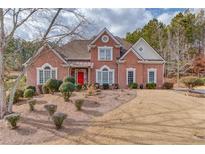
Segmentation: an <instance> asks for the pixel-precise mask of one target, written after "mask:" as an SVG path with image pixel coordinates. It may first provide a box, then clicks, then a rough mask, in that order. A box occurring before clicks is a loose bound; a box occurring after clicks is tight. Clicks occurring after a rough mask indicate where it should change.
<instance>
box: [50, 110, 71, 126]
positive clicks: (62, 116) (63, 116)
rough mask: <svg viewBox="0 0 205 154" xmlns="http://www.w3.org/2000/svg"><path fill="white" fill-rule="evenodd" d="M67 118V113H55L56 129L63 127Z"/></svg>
mask: <svg viewBox="0 0 205 154" xmlns="http://www.w3.org/2000/svg"><path fill="white" fill-rule="evenodd" d="M66 118H67V114H65V113H61V112H56V113H54V114H53V116H52V119H53V122H54V124H55V126H56V129H60V128H61V127H62V124H63V121H64V120H65V119H66Z"/></svg>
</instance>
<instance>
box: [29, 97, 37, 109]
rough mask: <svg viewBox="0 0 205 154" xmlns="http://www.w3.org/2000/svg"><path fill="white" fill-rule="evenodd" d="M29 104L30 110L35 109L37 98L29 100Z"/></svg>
mask: <svg viewBox="0 0 205 154" xmlns="http://www.w3.org/2000/svg"><path fill="white" fill-rule="evenodd" d="M28 105H29V110H30V111H34V106H35V105H36V100H35V99H31V100H28Z"/></svg>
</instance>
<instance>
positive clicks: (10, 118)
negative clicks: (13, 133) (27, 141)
mask: <svg viewBox="0 0 205 154" xmlns="http://www.w3.org/2000/svg"><path fill="white" fill-rule="evenodd" d="M4 119H5V120H6V121H7V123H8V124H9V127H10V128H11V129H16V128H17V123H18V121H19V120H20V114H19V113H12V114H9V115H7V116H5V117H4Z"/></svg>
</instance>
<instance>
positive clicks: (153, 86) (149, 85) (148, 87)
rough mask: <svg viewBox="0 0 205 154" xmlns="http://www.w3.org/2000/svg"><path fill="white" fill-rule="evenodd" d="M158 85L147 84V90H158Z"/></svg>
mask: <svg viewBox="0 0 205 154" xmlns="http://www.w3.org/2000/svg"><path fill="white" fill-rule="evenodd" d="M156 86H157V85H156V83H147V84H146V88H147V89H156Z"/></svg>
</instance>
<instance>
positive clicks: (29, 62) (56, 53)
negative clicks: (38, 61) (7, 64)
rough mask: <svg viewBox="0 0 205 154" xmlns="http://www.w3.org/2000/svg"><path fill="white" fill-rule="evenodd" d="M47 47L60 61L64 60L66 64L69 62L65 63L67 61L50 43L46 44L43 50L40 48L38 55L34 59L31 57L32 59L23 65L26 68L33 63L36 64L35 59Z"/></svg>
mask: <svg viewBox="0 0 205 154" xmlns="http://www.w3.org/2000/svg"><path fill="white" fill-rule="evenodd" d="M46 46H47V47H48V48H49V49H50V50H51V51H52V52H53V53H54V54H55V55H56V56H57V57H58V58H59V59H60V60H62V61H63V62H64V63H65V64H67V62H66V61H65V59H63V58H62V57H61V56H60V54H59V53H58V52H57V51H56V50H54V49H53V48H52V47H51V46H50V45H49V44H48V43H46V44H44V45H43V46H42V47H41V48H39V49H38V51H37V52H36V54H35V55H34V56H33V57H31V58H30V59H28V60H27V61H26V62H25V63H24V64H23V65H24V66H29V65H30V64H31V62H32V61H33V62H34V61H35V58H36V57H37V56H38V55H39V54H40V53H41V52H42V51H43V49H44V48H45V47H46Z"/></svg>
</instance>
